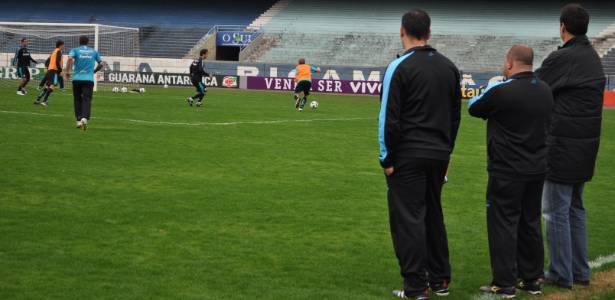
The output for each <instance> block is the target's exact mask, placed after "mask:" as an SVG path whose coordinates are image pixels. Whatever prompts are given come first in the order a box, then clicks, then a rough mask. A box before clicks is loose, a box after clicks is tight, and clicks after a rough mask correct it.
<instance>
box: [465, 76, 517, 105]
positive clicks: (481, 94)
mask: <svg viewBox="0 0 615 300" xmlns="http://www.w3.org/2000/svg"><path fill="white" fill-rule="evenodd" d="M513 80H514V79H508V80H506V81H500V82H497V83H494V84H492V85H490V86H488V87H487V89H485V91H484V92H482V93H480V95H476V96H474V98H472V99H470V102H468V108H470V106H472V105H473V104H474V103H476V101H478V100H480V99H481V98H483V96H484V95H485V94H487V92H489V91H490V90H491V89H493V88H494V87H496V86H500V85H503V84H506V83H509V82H511V81H513Z"/></svg>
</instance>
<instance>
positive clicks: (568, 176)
mask: <svg viewBox="0 0 615 300" xmlns="http://www.w3.org/2000/svg"><path fill="white" fill-rule="evenodd" d="M588 24H589V15H588V13H587V11H586V10H585V9H583V7H581V6H580V5H578V4H569V5H566V6H564V8H562V12H561V16H560V36H561V38H562V40H563V41H564V46H563V47H561V48H560V49H559V50H557V51H555V52H553V53H551V54H550V55H549V57H547V59H545V61H544V62H543V63H542V67H541V68H540V69H538V70H537V71H536V74H537V76H538V77H539V78H540V79H542V80H544V81H545V82H546V83H547V84H549V86H550V87H551V90H552V91H553V96H554V98H555V106H554V108H553V113H552V116H551V124H550V127H549V132H548V138H547V145H548V154H547V163H548V172H547V178H546V182H545V186H544V191H543V209H544V212H543V213H544V218H545V221H546V227H547V244H548V252H549V261H550V264H549V268H548V270H547V273H546V274H545V277H546V281H547V282H550V283H553V284H555V285H558V286H560V287H565V288H571V287H572V285H573V283H579V284H584V285H585V284H589V279H590V277H591V271H590V268H589V264H588V254H587V233H586V228H585V210H584V208H583V186H584V183H585V182H587V181H590V180H591V179H592V177H593V175H594V166H595V163H596V156H597V154H598V145H599V143H600V126H601V124H600V123H601V119H602V105H603V98H604V88H605V82H606V79H605V76H604V72H603V70H602V64H601V62H600V58H599V57H598V54H596V51H595V50H594V48H593V47H592V46H591V43H590V41H589V40H588V38H587V36H586V35H585V34H586V33H587V27H588Z"/></svg>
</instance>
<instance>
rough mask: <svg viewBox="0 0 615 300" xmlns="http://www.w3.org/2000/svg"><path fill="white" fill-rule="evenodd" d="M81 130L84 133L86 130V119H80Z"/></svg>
mask: <svg viewBox="0 0 615 300" xmlns="http://www.w3.org/2000/svg"><path fill="white" fill-rule="evenodd" d="M80 122H81V130H83V131H85V130H86V129H88V119H86V118H81V121H80Z"/></svg>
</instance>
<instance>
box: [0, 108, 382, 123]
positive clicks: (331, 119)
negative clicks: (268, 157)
mask: <svg viewBox="0 0 615 300" xmlns="http://www.w3.org/2000/svg"><path fill="white" fill-rule="evenodd" d="M0 113H3V114H22V115H34V116H48V117H62V118H64V117H66V118H69V117H68V116H65V115H60V114H43V113H36V112H24V111H7V110H0ZM70 118H72V117H70ZM92 119H97V120H109V121H121V122H130V123H137V124H148V125H170V126H233V125H245V124H251V125H267V124H284V123H311V122H340V121H358V120H376V118H375V117H374V118H329V119H326V118H322V119H294V120H292V119H291V120H268V121H230V122H197V123H190V122H165V121H148V120H139V119H124V118H107V117H93V118H92Z"/></svg>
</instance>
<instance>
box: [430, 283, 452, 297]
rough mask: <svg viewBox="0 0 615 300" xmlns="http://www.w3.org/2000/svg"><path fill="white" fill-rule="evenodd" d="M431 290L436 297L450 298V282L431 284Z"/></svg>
mask: <svg viewBox="0 0 615 300" xmlns="http://www.w3.org/2000/svg"><path fill="white" fill-rule="evenodd" d="M429 288H430V289H431V291H432V292H433V293H434V294H436V296H448V294H449V290H448V281H446V280H445V281H442V282H437V283H430V284H429Z"/></svg>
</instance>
